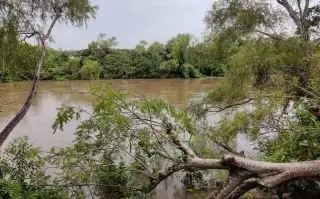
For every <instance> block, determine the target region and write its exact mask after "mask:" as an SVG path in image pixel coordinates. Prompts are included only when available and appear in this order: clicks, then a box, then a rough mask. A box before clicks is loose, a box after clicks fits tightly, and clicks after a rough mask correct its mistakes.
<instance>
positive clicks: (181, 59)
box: [0, 34, 225, 82]
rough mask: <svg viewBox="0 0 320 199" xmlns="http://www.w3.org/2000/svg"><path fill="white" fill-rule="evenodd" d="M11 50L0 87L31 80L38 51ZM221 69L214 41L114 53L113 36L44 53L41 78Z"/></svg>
mask: <svg viewBox="0 0 320 199" xmlns="http://www.w3.org/2000/svg"><path fill="white" fill-rule="evenodd" d="M4 45H5V44H4ZM11 47H12V45H11ZM13 48H16V49H17V51H14V52H15V54H12V55H6V54H5V52H6V51H3V53H4V54H2V55H1V56H2V58H3V62H2V64H1V65H2V67H1V68H2V70H1V72H0V75H1V77H2V78H1V80H2V82H12V81H23V80H31V79H32V78H33V72H34V68H33V67H34V66H35V63H36V60H37V57H38V56H39V53H40V50H39V49H37V48H39V47H35V46H30V45H27V44H24V43H17V44H16V46H14V47H13ZM12 57H14V59H12ZM224 67H225V58H223V57H221V55H219V53H218V52H217V47H216V44H215V43H214V42H196V39H194V38H193V37H192V36H191V35H189V34H179V35H177V36H175V37H173V38H171V39H170V40H169V41H168V42H167V43H166V44H162V43H159V42H155V43H152V44H150V45H148V44H147V42H145V41H141V42H139V44H137V46H136V47H135V48H134V49H119V48H117V41H116V38H115V37H111V38H108V37H107V36H106V35H105V34H100V35H99V36H98V38H97V41H93V42H91V43H89V44H88V48H87V49H84V50H75V51H63V50H55V49H50V50H49V51H48V54H47V56H46V59H45V63H44V65H43V71H42V74H41V79H42V80H79V79H83V80H88V79H90V80H93V79H126V78H197V77H201V76H222V75H223V72H224V70H225V68H224ZM15 69H18V70H15Z"/></svg>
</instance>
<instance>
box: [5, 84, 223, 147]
mask: <svg viewBox="0 0 320 199" xmlns="http://www.w3.org/2000/svg"><path fill="white" fill-rule="evenodd" d="M218 82H219V79H218V78H201V79H160V80H159V79H152V80H141V79H138V80H137V79H135V80H104V81H43V82H41V84H40V87H39V90H38V93H37V95H36V98H35V100H34V102H33V104H32V106H31V108H30V109H29V111H28V113H27V115H26V116H25V117H24V118H23V120H22V121H21V122H20V123H19V124H18V126H17V127H16V128H15V129H14V131H13V132H12V133H11V134H10V136H9V138H8V139H7V140H6V143H5V144H4V146H6V145H7V144H8V142H10V140H12V139H13V138H15V137H18V136H21V135H28V136H29V137H30V141H31V142H32V143H33V144H35V145H36V146H40V147H43V149H44V150H47V149H49V148H50V147H51V146H53V145H55V146H60V147H63V146H67V145H68V144H70V142H71V141H72V139H73V131H74V129H75V127H76V125H77V123H76V122H71V123H70V124H68V125H67V126H66V127H65V128H64V131H63V132H57V133H56V134H54V135H53V134H52V129H51V124H52V123H53V121H54V119H55V116H56V113H57V108H58V107H60V106H61V104H63V103H65V104H71V105H75V106H81V107H82V108H87V109H89V110H90V108H91V104H92V100H93V98H92V96H91V88H92V87H95V86H102V87H108V88H111V89H114V90H125V91H128V92H130V93H131V97H133V98H136V97H141V95H145V96H146V97H147V98H149V99H151V98H157V99H162V100H164V101H166V102H168V103H169V104H171V105H174V106H177V107H181V106H183V105H184V104H185V103H186V102H187V101H188V99H190V98H192V97H193V98H200V97H201V96H202V95H203V93H204V92H205V91H206V90H208V89H210V88H213V87H214V86H216V85H217V84H218ZM31 85H32V84H31V82H22V83H17V84H3V83H2V84H0V106H1V105H2V104H7V103H10V102H12V101H13V102H12V103H10V104H8V105H6V106H3V107H1V109H0V111H1V112H0V129H3V128H4V127H5V125H6V124H7V123H8V122H9V121H10V119H11V118H12V117H13V116H14V115H15V114H16V113H17V112H18V111H19V109H20V108H21V106H22V105H23V103H24V102H25V99H26V98H27V95H28V93H29V91H30V89H31Z"/></svg>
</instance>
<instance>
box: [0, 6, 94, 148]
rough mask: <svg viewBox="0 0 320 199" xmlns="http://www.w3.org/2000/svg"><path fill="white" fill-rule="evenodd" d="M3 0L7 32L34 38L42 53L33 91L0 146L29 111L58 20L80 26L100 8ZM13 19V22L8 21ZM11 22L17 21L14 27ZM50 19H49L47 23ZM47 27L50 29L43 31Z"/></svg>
mask: <svg viewBox="0 0 320 199" xmlns="http://www.w3.org/2000/svg"><path fill="white" fill-rule="evenodd" d="M0 3H1V8H0V9H1V16H0V18H1V21H2V22H3V23H2V24H4V26H3V28H4V29H7V30H9V28H12V31H9V32H8V34H7V35H9V34H13V35H16V36H21V37H22V38H23V39H26V38H32V37H35V38H36V39H37V40H38V41H39V43H40V46H41V53H40V56H39V59H38V61H37V64H36V72H35V74H34V80H33V86H32V89H31V91H30V94H29V96H28V98H27V100H26V102H25V104H24V105H23V107H22V108H21V110H20V111H19V112H18V113H17V114H16V116H15V117H14V118H13V119H12V120H11V121H10V122H9V124H8V125H7V126H6V127H5V128H4V129H3V130H2V132H1V133H0V146H1V145H2V144H3V142H4V141H5V140H6V138H7V137H8V136H9V134H10V132H11V131H12V130H13V129H14V127H15V126H16V125H17V124H18V123H19V122H20V120H21V119H22V118H23V117H24V115H25V114H26V113H27V111H28V109H29V108H30V106H31V103H32V100H33V99H34V97H35V95H36V92H37V89H38V86H39V80H40V73H41V68H42V64H43V61H44V59H45V55H46V51H47V44H46V43H47V41H48V39H49V38H50V36H51V31H52V29H53V27H54V26H55V24H56V23H57V22H70V23H71V24H72V25H77V26H81V25H83V24H85V23H86V20H87V19H89V18H90V16H94V14H95V12H96V9H97V7H95V6H93V5H92V4H91V2H90V1H88V0H81V1H74V0H61V1H60V0H59V1H55V2H51V1H32V2H30V1H22V2H21V1H19V2H17V1H6V0H2V1H0ZM8 22H11V23H8ZM12 22H13V23H14V24H15V25H14V26H12ZM48 22H50V23H49V24H48ZM40 24H44V27H46V26H48V29H47V31H42V30H43V28H42V27H41V26H40Z"/></svg>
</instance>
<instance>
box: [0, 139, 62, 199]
mask: <svg viewBox="0 0 320 199" xmlns="http://www.w3.org/2000/svg"><path fill="white" fill-rule="evenodd" d="M45 163H46V161H45V159H44V158H43V156H42V155H41V151H40V149H39V148H35V147H33V146H32V145H30V144H29V143H28V139H27V138H26V137H21V138H17V139H14V140H13V141H12V143H11V144H10V145H9V146H8V148H7V149H6V150H5V152H4V154H3V155H2V157H1V160H0V165H1V172H2V176H3V177H2V178H1V180H0V190H1V191H0V197H1V198H17V199H22V198H26V199H41V198H48V199H67V198H68V195H67V192H63V191H61V190H60V189H59V187H56V186H55V185H52V180H53V179H52V177H51V176H50V175H48V174H46V172H45V171H44V170H43V168H44V166H45Z"/></svg>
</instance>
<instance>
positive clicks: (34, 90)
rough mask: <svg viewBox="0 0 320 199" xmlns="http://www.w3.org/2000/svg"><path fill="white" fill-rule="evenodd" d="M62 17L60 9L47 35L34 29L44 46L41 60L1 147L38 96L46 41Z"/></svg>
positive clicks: (2, 136) (0, 139) (1, 138)
mask: <svg viewBox="0 0 320 199" xmlns="http://www.w3.org/2000/svg"><path fill="white" fill-rule="evenodd" d="M60 17H61V11H59V12H58V13H57V15H56V16H55V18H54V19H53V21H52V23H51V24H50V26H49V29H48V31H47V32H46V34H45V35H43V34H41V33H39V32H38V31H37V30H34V34H37V35H38V36H39V39H40V43H41V46H42V51H41V55H40V57H39V60H38V62H37V67H36V71H35V75H34V79H33V85H32V89H31V91H30V94H29V96H28V98H27V100H26V102H25V103H24V105H23V106H22V108H21V109H20V111H19V112H18V113H17V114H16V116H14V118H13V119H12V120H11V121H10V122H9V124H7V126H6V127H5V128H4V129H3V130H2V131H1V133H0V147H1V146H2V145H3V143H4V142H5V140H6V139H7V138H8V136H9V135H10V133H11V131H12V130H13V129H14V128H15V127H16V126H17V125H18V124H19V122H20V121H21V120H22V118H23V117H24V116H25V115H26V113H27V112H28V110H29V108H30V106H31V104H32V101H33V99H34V97H35V96H36V93H37V90H38V86H39V83H40V73H41V68H42V65H43V61H44V58H45V56H46V52H47V47H46V41H47V39H48V38H49V37H50V35H51V32H52V29H53V27H54V25H55V24H56V23H57V21H58V19H59V18H60Z"/></svg>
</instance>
